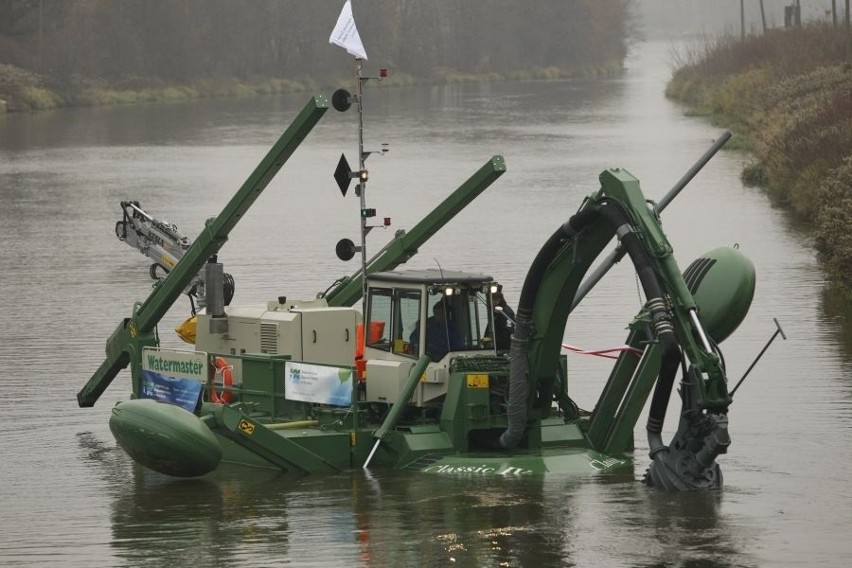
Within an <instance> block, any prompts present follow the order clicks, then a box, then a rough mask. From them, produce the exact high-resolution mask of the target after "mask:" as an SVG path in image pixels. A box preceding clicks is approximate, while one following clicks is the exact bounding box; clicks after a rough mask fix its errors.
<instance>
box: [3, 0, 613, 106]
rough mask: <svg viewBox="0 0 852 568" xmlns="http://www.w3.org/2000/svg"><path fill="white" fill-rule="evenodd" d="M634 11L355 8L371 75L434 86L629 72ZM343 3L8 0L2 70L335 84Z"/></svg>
mask: <svg viewBox="0 0 852 568" xmlns="http://www.w3.org/2000/svg"><path fill="white" fill-rule="evenodd" d="M628 2H629V0H430V1H424V0H419V1H418V0H353V12H354V16H355V21H356V24H357V27H358V30H359V32H360V35H361V38H362V40H363V43H364V46H365V49H366V51H367V55H368V57H369V62H370V64H375V65H376V66H382V67H389V68H391V69H392V70H393V71H394V72H395V73H402V74H407V75H411V76H413V77H419V78H426V79H429V78H435V76H436V75H437V74H439V73H441V72H442V71H446V70H452V71H455V72H460V73H477V74H488V73H498V74H501V75H507V74H511V73H514V72H522V71H525V70H530V69H546V68H556V69H559V70H564V71H572V70H579V69H588V68H594V67H600V66H604V65H606V64H608V63H612V62H613V61H620V60H621V58H622V57H623V55H624V53H625V51H626V46H625V36H626V32H625V29H626V25H627V9H628ZM342 6H343V0H334V1H332V0H320V1H316V0H314V1H307V0H121V1H120V2H117V1H114V0H0V64H6V65H11V66H14V67H16V68H20V69H23V70H26V71H30V72H33V73H37V74H39V75H40V76H42V77H45V78H47V79H48V80H49V81H50V83H51V86H52V87H53V88H58V89H59V90H60V91H62V90H63V88H64V89H72V88H73V87H74V85H75V82H79V81H81V80H82V81H86V80H92V79H97V80H102V81H106V82H108V83H109V84H120V83H121V82H128V81H130V82H132V81H135V80H140V81H142V82H150V81H162V82H164V83H166V84H188V83H192V82H195V81H199V80H210V79H217V78H237V79H251V78H253V77H287V78H298V77H333V76H339V75H340V74H341V73H348V72H350V70H351V58H350V57H348V56H346V54H345V52H343V53H341V49H340V48H339V47H336V46H333V45H330V44H329V43H328V38H329V35H330V33H331V30H332V28H333V27H334V24H335V22H336V20H337V16H338V15H339V13H340V10H341V8H342Z"/></svg>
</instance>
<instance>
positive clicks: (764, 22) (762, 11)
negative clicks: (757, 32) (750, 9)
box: [760, 0, 834, 35]
mask: <svg viewBox="0 0 852 568" xmlns="http://www.w3.org/2000/svg"><path fill="white" fill-rule="evenodd" d="M832 1H834V0H832ZM760 21H761V22H763V35H766V12H765V11H764V10H763V0H760Z"/></svg>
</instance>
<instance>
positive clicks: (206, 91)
mask: <svg viewBox="0 0 852 568" xmlns="http://www.w3.org/2000/svg"><path fill="white" fill-rule="evenodd" d="M621 71H622V64H621V61H612V62H609V63H607V64H604V65H598V66H595V67H589V68H583V69H578V70H567V69H560V68H556V67H546V68H530V69H527V70H525V71H523V72H520V71H513V72H509V73H506V74H500V73H479V74H476V73H463V72H460V71H458V70H455V69H449V68H438V69H436V70H435V71H434V73H432V75H431V76H430V77H415V76H412V75H408V74H393V75H392V76H391V77H389V78H387V79H386V80H384V81H383V84H384V85H385V86H391V87H406V86H412V85H425V84H430V85H432V84H457V83H484V82H494V81H542V80H544V81H548V80H559V79H566V78H569V77H588V76H605V75H612V74H615V73H619V72H621ZM351 82H352V77H338V78H333V77H327V78H324V79H320V80H319V81H317V80H314V79H308V78H303V79H295V80H288V79H274V78H273V79H270V78H254V79H240V80H237V79H233V78H223V79H217V80H212V79H210V80H204V81H200V82H196V83H193V84H190V85H175V84H165V83H164V82H162V81H160V80H157V79H150V78H128V79H125V80H123V81H121V82H119V83H114V84H110V83H107V82H105V81H100V80H92V79H87V80H84V79H76V80H75V81H73V82H72V83H71V84H66V85H62V86H58V85H52V84H51V82H50V81H49V80H48V79H47V78H44V77H40V76H38V75H36V74H34V73H31V72H29V71H25V70H23V69H19V68H17V67H14V66H12V65H5V64H0V115H1V114H2V113H3V112H38V111H43V110H52V109H57V108H63V107H79V106H105V105H121V104H140V103H152V102H169V101H185V100H192V99H202V98H210V97H245V96H259V95H275V94H282V93H299V92H313V91H316V90H319V89H320V88H321V84H324V85H342V86H346V85H349V84H350V83H351ZM368 86H375V83H371V84H368Z"/></svg>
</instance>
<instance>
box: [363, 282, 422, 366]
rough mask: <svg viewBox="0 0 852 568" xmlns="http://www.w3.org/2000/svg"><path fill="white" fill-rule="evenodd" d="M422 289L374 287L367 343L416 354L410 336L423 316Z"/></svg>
mask: <svg viewBox="0 0 852 568" xmlns="http://www.w3.org/2000/svg"><path fill="white" fill-rule="evenodd" d="M422 297H423V295H422V293H421V292H420V290H405V289H393V288H370V292H369V308H368V312H369V313H368V317H367V330H368V332H367V333H368V335H367V345H368V346H369V347H372V348H374V349H381V350H383V351H392V352H393V353H397V354H400V355H409V356H415V355H416V349H414V348H412V346H411V343H410V340H409V338H410V337H411V333H412V332H413V331H414V330H415V329H416V328H417V325H418V321H419V320H420V301H421V298H422Z"/></svg>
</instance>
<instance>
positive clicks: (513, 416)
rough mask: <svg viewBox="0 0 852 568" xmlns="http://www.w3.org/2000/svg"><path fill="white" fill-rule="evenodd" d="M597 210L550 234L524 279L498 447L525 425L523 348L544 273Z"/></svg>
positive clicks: (513, 441) (514, 440) (514, 439)
mask: <svg viewBox="0 0 852 568" xmlns="http://www.w3.org/2000/svg"><path fill="white" fill-rule="evenodd" d="M597 217H598V212H597V207H594V206H592V207H587V208H585V209H583V210H582V211H579V212H577V213H576V214H574V215H573V216H572V217H571V218H570V219H568V221H567V222H566V223H565V224H563V225H562V226H561V227H559V229H557V230H556V232H554V233H553V234H552V235H551V236H550V238H549V239H547V242H545V243H544V246H542V247H541V250H539V251H538V254H537V255H536V257H535V259H534V260H533V263H532V266H530V270H529V272H528V273H527V276H526V278H525V279H524V285H523V288H521V298H520V300H519V301H518V311H517V313H516V316H517V317H516V319H515V331H514V333H513V334H512V342H511V345H510V347H509V361H510V363H509V399H508V402H507V403H506V418H507V426H506V430H505V431H504V432H503V434H501V435H500V445H501V446H502V447H504V448H506V449H510V448H514V447H515V446H516V445H517V444H518V442H520V440H521V438H522V437H523V435H524V430H525V429H526V423H527V397H528V395H529V382H528V381H527V372H528V361H527V347H528V344H529V340H530V337H531V336H532V333H533V329H532V311H533V304H534V303H535V297H536V295H537V294H538V289H539V286H540V285H541V280H542V278H543V277H544V272H545V271H546V270H547V267H548V266H550V263H551V262H553V258H554V257H555V256H556V254H557V253H558V252H559V250H560V249H561V248H562V245H563V244H564V243H565V240H566V239H570V238H573V237H574V235H576V234H577V233H579V232H580V231H581V230H583V228H585V227H586V225H588V224H589V223H591V222H592V221H594V220H595V219H597Z"/></svg>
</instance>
